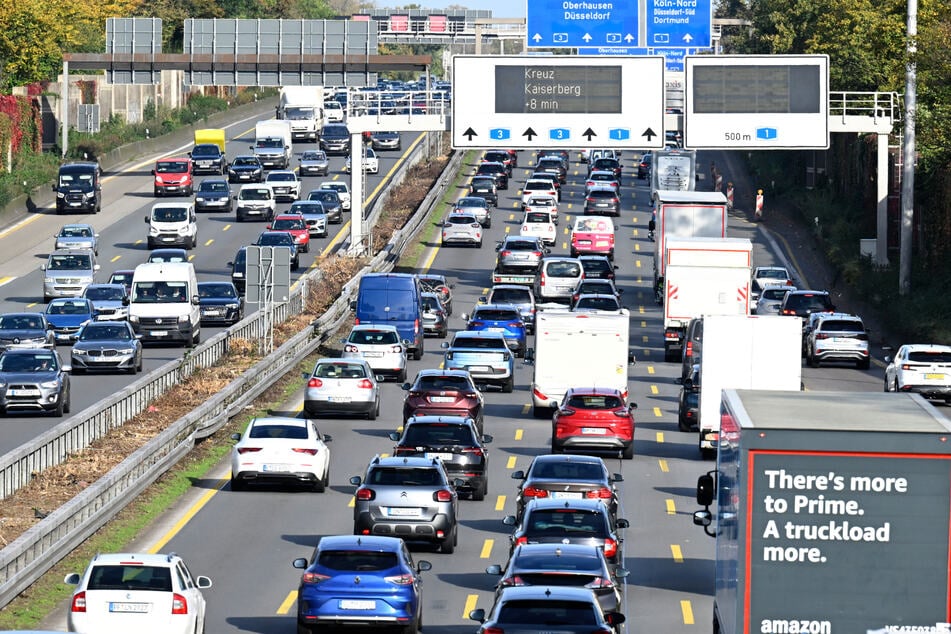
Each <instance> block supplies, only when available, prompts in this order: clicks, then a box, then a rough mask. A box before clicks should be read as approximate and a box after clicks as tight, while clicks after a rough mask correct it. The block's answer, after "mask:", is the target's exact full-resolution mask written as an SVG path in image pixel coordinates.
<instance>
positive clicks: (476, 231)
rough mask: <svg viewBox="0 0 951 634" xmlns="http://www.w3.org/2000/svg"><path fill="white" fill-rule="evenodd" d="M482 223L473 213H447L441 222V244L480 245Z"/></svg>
mask: <svg viewBox="0 0 951 634" xmlns="http://www.w3.org/2000/svg"><path fill="white" fill-rule="evenodd" d="M482 231H483V229H482V224H481V223H479V219H478V218H476V217H475V214H471V213H469V212H458V213H452V214H449V216H447V217H446V220H445V221H444V222H443V223H442V246H444V247H445V246H449V245H452V244H473V245H475V246H476V247H481V246H482V239H483V238H482Z"/></svg>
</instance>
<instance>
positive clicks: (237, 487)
mask: <svg viewBox="0 0 951 634" xmlns="http://www.w3.org/2000/svg"><path fill="white" fill-rule="evenodd" d="M247 488H248V483H247V482H245V481H244V480H242V479H240V478H236V477H234V476H231V490H232V491H244V490H245V489H247Z"/></svg>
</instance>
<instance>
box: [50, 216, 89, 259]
mask: <svg viewBox="0 0 951 634" xmlns="http://www.w3.org/2000/svg"><path fill="white" fill-rule="evenodd" d="M53 237H54V238H55V240H56V241H55V242H54V243H53V250H54V251H55V250H57V249H89V250H90V251H92V252H93V253H95V254H96V255H99V234H98V233H96V230H95V229H93V228H92V226H91V225H85V224H72V225H63V226H62V228H60V230H59V233H57V234H56V235H55V236H53Z"/></svg>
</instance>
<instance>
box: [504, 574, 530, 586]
mask: <svg viewBox="0 0 951 634" xmlns="http://www.w3.org/2000/svg"><path fill="white" fill-rule="evenodd" d="M499 585H500V586H502V587H508V586H524V585H528V584H526V583H525V581H524V580H523V579H522V578H521V577H519V576H518V575H515V576H514V577H509V578H508V579H502V581H501V583H499Z"/></svg>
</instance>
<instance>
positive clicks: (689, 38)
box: [684, 33, 693, 42]
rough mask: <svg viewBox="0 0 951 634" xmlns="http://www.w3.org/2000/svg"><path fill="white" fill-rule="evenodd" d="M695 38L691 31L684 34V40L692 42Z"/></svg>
mask: <svg viewBox="0 0 951 634" xmlns="http://www.w3.org/2000/svg"><path fill="white" fill-rule="evenodd" d="M692 39H693V36H692V35H690V34H689V33H686V34H684V42H690V41H691V40H692Z"/></svg>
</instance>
